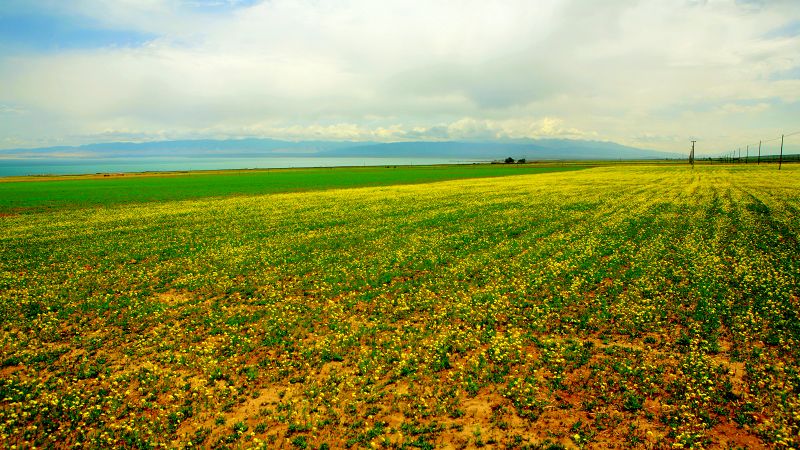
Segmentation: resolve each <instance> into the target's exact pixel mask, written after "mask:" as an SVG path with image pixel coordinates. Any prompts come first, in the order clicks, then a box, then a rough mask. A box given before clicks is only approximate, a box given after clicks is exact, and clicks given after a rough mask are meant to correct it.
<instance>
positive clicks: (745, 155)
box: [744, 144, 750, 164]
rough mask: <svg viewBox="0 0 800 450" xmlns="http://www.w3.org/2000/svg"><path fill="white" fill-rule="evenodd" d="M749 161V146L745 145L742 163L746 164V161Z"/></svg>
mask: <svg viewBox="0 0 800 450" xmlns="http://www.w3.org/2000/svg"><path fill="white" fill-rule="evenodd" d="M748 159H750V145H749V144H748V145H747V150H745V154H744V163H745V164H747V160H748Z"/></svg>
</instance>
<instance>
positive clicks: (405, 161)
mask: <svg viewBox="0 0 800 450" xmlns="http://www.w3.org/2000/svg"><path fill="white" fill-rule="evenodd" d="M474 162H477V161H456V160H452V159H446V158H349V157H340V158H315V157H300V158H296V157H295V158H283V157H258V158H248V157H235V158H210V157H203V158H187V157H140V158H108V159H83V158H74V159H58V160H53V159H0V176H4V177H7V176H19V175H67V174H87V173H118V172H150V171H183V170H218V169H256V168H264V169H275V168H292V167H337V166H387V165H397V166H400V165H429V164H472V163H474Z"/></svg>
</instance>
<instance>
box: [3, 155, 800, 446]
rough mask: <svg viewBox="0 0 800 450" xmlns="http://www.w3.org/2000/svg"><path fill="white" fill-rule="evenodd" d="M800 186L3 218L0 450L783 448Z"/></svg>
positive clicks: (439, 188) (789, 172)
mask: <svg viewBox="0 0 800 450" xmlns="http://www.w3.org/2000/svg"><path fill="white" fill-rule="evenodd" d="M798 210H800V167H795V166H788V167H784V170H782V171H781V172H778V171H776V170H775V168H774V167H770V168H766V169H765V168H764V167H763V166H762V167H760V168H757V167H755V166H749V167H742V166H739V167H735V168H733V167H724V166H698V167H697V168H696V169H695V170H694V171H692V170H690V169H689V168H688V167H678V166H672V167H670V166H661V167H641V166H640V167H624V166H623V167H600V168H594V169H587V170H581V171H571V172H560V173H546V174H535V175H520V176H513V177H502V178H487V179H472V180H458V181H447V182H441V183H432V184H418V185H407V186H384V187H369V188H359V189H346V190H328V191H319V192H306V193H273V194H268V195H258V196H239V197H234V198H215V199H193V200H184V201H166V202H158V203H149V204H133V205H131V204H129V205H110V206H105V207H92V208H79V209H75V208H70V209H65V210H58V209H57V210H49V211H41V212H31V213H29V214H24V215H6V216H3V217H0V320H1V322H0V323H2V348H1V350H0V365H2V368H0V446H2V447H9V446H11V445H16V446H18V447H33V446H36V447H48V446H55V447H66V446H73V445H78V444H80V445H82V446H84V447H90V448H101V447H112V446H124V447H134V448H151V447H159V446H167V447H190V446H192V447H230V448H242V447H244V448H246V447H251V446H252V447H255V446H265V447H269V448H287V449H290V448H315V449H316V448H341V447H353V448H363V447H370V446H373V447H377V448H380V447H385V448H437V447H442V446H446V447H449V448H464V447H477V446H484V445H485V446H487V447H500V448H506V447H512V448H526V447H527V448H548V447H550V448H559V447H560V446H565V447H574V446H598V447H599V446H602V447H608V446H612V447H613V446H637V445H641V446H644V447H653V446H655V447H662V446H663V447H671V446H673V445H676V446H680V445H685V446H692V445H693V446H720V447H728V446H733V447H750V448H758V447H768V446H780V445H787V446H800V437H798V436H799V435H800V243H798V239H800V238H799V237H798V232H799V231H800V213H799V212H798Z"/></svg>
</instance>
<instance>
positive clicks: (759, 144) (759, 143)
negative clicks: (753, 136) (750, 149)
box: [758, 141, 761, 164]
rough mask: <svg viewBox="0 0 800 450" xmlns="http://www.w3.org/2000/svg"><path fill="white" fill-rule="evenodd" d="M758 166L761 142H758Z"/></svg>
mask: <svg viewBox="0 0 800 450" xmlns="http://www.w3.org/2000/svg"><path fill="white" fill-rule="evenodd" d="M758 164H761V141H758Z"/></svg>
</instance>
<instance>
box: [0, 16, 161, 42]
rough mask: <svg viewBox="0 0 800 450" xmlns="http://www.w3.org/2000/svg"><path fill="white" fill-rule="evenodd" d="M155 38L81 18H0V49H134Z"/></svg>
mask: <svg viewBox="0 0 800 450" xmlns="http://www.w3.org/2000/svg"><path fill="white" fill-rule="evenodd" d="M155 37H156V36H154V35H150V34H146V33H142V32H138V31H126V30H114V29H108V28H103V27H101V26H99V25H97V24H95V23H93V22H92V21H91V20H89V19H86V18H82V17H73V16H56V15H47V14H36V13H25V14H0V47H3V48H12V47H13V48H16V49H18V50H19V49H27V50H39V51H42V50H43V51H58V50H70V49H83V48H102V47H135V46H139V45H142V44H144V43H145V42H147V41H150V40H152V39H154V38H155Z"/></svg>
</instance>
